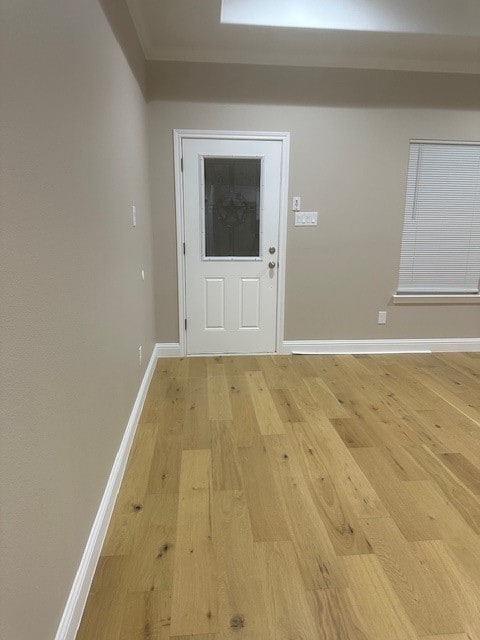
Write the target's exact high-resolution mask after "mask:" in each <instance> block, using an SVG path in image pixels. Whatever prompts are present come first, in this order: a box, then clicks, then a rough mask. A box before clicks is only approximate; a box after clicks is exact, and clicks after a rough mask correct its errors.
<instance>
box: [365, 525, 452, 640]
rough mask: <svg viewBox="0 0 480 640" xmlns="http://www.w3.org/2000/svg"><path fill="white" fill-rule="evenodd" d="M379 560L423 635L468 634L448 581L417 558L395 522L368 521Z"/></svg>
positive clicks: (372, 542)
mask: <svg viewBox="0 0 480 640" xmlns="http://www.w3.org/2000/svg"><path fill="white" fill-rule="evenodd" d="M364 527H365V530H366V532H367V535H368V538H369V540H370V543H371V544H372V546H373V550H374V552H375V555H376V557H377V558H378V559H379V561H380V564H381V565H382V568H383V570H384V572H385V575H386V576H387V578H388V579H389V582H390V584H391V585H392V587H393V589H394V591H395V593H396V594H397V597H398V599H399V600H400V602H401V604H402V606H403V609H404V610H405V612H406V613H407V616H408V617H409V619H410V621H411V622H412V624H413V626H414V627H415V630H416V631H417V633H418V634H419V635H426V634H432V633H433V634H434V633H457V632H459V631H464V630H465V629H464V627H463V625H462V621H461V616H460V613H459V611H458V609H457V608H456V607H455V606H452V596H453V594H452V590H451V588H450V587H449V585H448V582H447V581H443V583H442V584H441V583H440V581H439V580H438V578H439V576H438V575H436V573H435V571H433V570H431V568H430V567H429V566H428V564H427V563H425V562H424V563H422V562H421V561H419V560H418V558H417V557H416V556H415V553H414V551H413V549H412V546H411V545H410V544H409V543H408V542H407V540H406V538H405V537H404V536H403V535H402V533H401V531H400V530H399V528H398V527H397V525H396V524H395V523H394V521H393V520H392V519H391V518H371V519H367V518H366V519H365V520H364Z"/></svg>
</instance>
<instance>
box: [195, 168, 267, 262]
mask: <svg viewBox="0 0 480 640" xmlns="http://www.w3.org/2000/svg"><path fill="white" fill-rule="evenodd" d="M204 171H205V256H206V257H207V258H210V257H215V258H225V257H245V258H252V257H259V255H260V174H261V160H260V159H256V158H205V159H204Z"/></svg>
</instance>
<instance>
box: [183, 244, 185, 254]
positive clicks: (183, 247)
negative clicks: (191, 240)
mask: <svg viewBox="0 0 480 640" xmlns="http://www.w3.org/2000/svg"><path fill="white" fill-rule="evenodd" d="M183 255H185V243H183Z"/></svg>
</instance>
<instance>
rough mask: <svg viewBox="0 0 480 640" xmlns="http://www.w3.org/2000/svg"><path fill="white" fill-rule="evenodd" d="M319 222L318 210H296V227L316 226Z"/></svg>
mask: <svg viewBox="0 0 480 640" xmlns="http://www.w3.org/2000/svg"><path fill="white" fill-rule="evenodd" d="M317 224H318V211H295V226H296V227H316V226H317Z"/></svg>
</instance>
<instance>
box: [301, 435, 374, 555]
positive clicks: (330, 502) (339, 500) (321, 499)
mask: <svg viewBox="0 0 480 640" xmlns="http://www.w3.org/2000/svg"><path fill="white" fill-rule="evenodd" d="M302 427H303V425H292V437H294V438H295V439H296V441H297V447H298V449H299V456H301V470H302V473H303V476H304V478H305V480H306V482H307V485H308V487H309V490H310V494H311V496H312V499H313V501H314V503H315V505H316V508H317V511H318V512H319V514H320V516H321V518H322V522H323V524H324V525H325V527H326V530H327V532H328V536H329V538H330V541H331V543H332V545H333V546H334V548H335V552H336V553H337V555H340V556H341V555H356V554H361V553H371V552H372V547H371V545H370V542H369V541H368V538H367V536H366V535H365V532H364V531H363V525H362V524H361V521H360V519H359V518H358V517H357V516H356V514H355V512H354V509H353V508H352V506H351V502H350V501H349V500H348V498H347V496H346V493H345V490H344V487H343V486H342V484H341V483H339V482H335V481H334V480H333V479H332V477H331V476H330V472H329V471H328V469H327V467H326V466H325V464H324V463H323V462H322V459H321V452H320V453H319V450H318V448H317V447H316V444H315V442H312V440H310V439H309V438H308V435H307V434H305V431H304V430H303V429H302Z"/></svg>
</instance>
